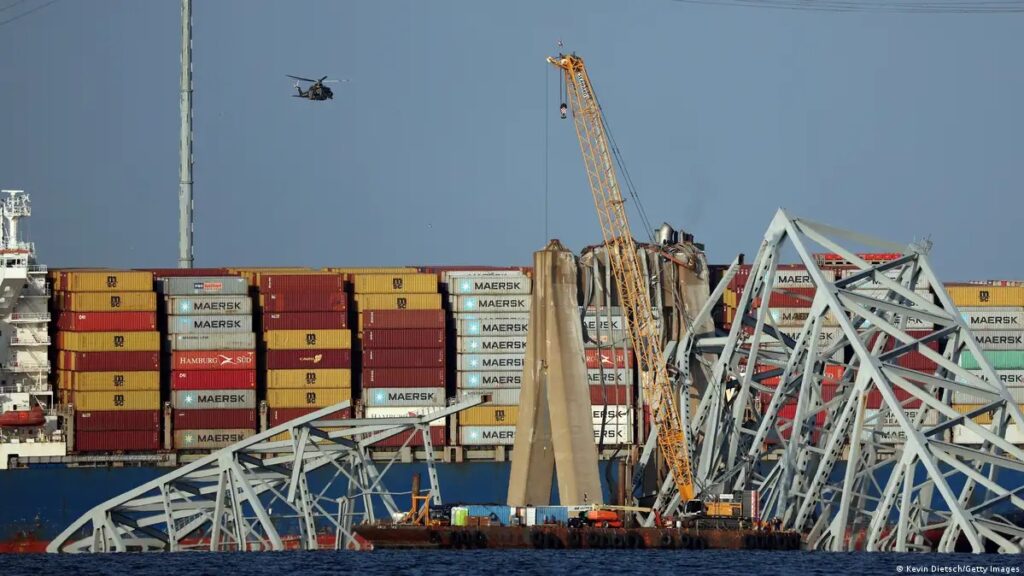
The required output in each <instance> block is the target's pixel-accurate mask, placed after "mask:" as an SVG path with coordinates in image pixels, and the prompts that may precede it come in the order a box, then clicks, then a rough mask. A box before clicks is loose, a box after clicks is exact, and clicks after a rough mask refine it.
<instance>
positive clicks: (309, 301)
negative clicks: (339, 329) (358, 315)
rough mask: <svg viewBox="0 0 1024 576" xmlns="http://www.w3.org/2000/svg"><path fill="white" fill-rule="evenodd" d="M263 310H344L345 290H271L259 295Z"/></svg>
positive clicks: (346, 302)
mask: <svg viewBox="0 0 1024 576" xmlns="http://www.w3.org/2000/svg"><path fill="white" fill-rule="evenodd" d="M260 305H261V306H263V311H264V312H345V311H346V310H348V294H346V293H345V292H340V291H339V292H271V293H269V294H261V295H260Z"/></svg>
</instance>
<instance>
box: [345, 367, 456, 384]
mask: <svg viewBox="0 0 1024 576" xmlns="http://www.w3.org/2000/svg"><path fill="white" fill-rule="evenodd" d="M444 372H445V371H444V368H370V369H367V370H363V388H443V387H444V385H445V378H444Z"/></svg>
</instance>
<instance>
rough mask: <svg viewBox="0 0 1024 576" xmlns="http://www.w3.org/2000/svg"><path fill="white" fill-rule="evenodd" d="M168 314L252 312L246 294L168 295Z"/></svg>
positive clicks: (250, 299) (242, 313) (243, 313)
mask: <svg viewBox="0 0 1024 576" xmlns="http://www.w3.org/2000/svg"><path fill="white" fill-rule="evenodd" d="M166 300H167V313H168V314H183V315H189V314H196V315H198V314H241V315H245V314H252V298H250V297H248V296H168V297H166Z"/></svg>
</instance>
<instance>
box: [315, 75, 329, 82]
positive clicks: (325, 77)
mask: <svg viewBox="0 0 1024 576" xmlns="http://www.w3.org/2000/svg"><path fill="white" fill-rule="evenodd" d="M324 80H327V76H324V77H323V78H321V79H319V80H317V82H321V83H322V82H323V81H324Z"/></svg>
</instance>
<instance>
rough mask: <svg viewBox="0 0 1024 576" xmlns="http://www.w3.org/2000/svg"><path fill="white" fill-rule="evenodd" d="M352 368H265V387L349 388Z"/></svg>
mask: <svg viewBox="0 0 1024 576" xmlns="http://www.w3.org/2000/svg"><path fill="white" fill-rule="evenodd" d="M351 387H352V370H350V369H348V368H334V369H324V370H267V389H271V388H351Z"/></svg>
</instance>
